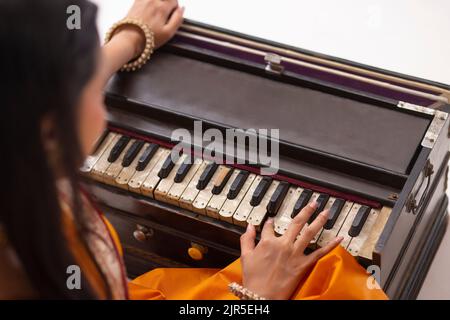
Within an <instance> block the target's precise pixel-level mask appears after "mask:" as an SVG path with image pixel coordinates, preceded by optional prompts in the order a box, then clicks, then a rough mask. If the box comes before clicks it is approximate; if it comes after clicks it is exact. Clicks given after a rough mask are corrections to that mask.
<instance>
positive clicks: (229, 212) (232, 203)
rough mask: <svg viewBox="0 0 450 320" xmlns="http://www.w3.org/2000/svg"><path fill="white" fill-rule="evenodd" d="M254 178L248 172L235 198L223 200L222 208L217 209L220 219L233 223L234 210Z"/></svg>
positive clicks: (253, 175) (254, 176)
mask: <svg viewBox="0 0 450 320" xmlns="http://www.w3.org/2000/svg"><path fill="white" fill-rule="evenodd" d="M255 178H256V175H255V174H254V173H251V174H249V175H248V177H247V180H245V183H244V185H243V186H242V189H241V190H240V191H239V194H238V195H237V196H236V198H234V199H228V198H227V200H225V203H224V204H223V206H222V208H221V209H220V211H219V219H220V220H223V221H227V222H230V223H233V215H234V212H235V211H236V209H237V208H238V207H239V204H240V203H241V201H242V199H244V197H245V195H246V194H247V191H248V189H249V188H250V186H251V185H252V183H253V180H255Z"/></svg>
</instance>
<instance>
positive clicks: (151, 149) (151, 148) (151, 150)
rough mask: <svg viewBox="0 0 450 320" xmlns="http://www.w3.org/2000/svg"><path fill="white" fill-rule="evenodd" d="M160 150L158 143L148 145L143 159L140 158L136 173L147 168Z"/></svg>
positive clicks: (142, 156)
mask: <svg viewBox="0 0 450 320" xmlns="http://www.w3.org/2000/svg"><path fill="white" fill-rule="evenodd" d="M158 148H159V146H158V145H157V144H156V143H151V144H150V145H148V147H147V148H146V149H145V150H144V152H143V153H142V155H141V157H140V158H139V161H138V164H137V166H136V171H143V170H144V169H145V167H147V165H148V163H149V162H150V160H151V159H152V158H153V156H154V155H155V153H156V151H157V150H158Z"/></svg>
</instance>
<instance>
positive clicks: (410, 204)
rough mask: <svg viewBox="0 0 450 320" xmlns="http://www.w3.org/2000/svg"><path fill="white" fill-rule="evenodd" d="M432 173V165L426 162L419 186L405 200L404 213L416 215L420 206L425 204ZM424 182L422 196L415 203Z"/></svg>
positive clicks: (428, 161)
mask: <svg viewBox="0 0 450 320" xmlns="http://www.w3.org/2000/svg"><path fill="white" fill-rule="evenodd" d="M433 173H434V167H433V164H432V163H431V162H430V160H429V159H428V160H427V163H426V164H425V167H424V168H423V180H422V183H421V184H420V186H419V188H417V191H416V192H414V193H411V194H410V195H409V196H408V200H406V205H405V207H406V212H412V213H413V214H416V213H417V211H418V210H419V209H420V208H421V207H422V205H423V204H424V202H425V199H426V198H427V196H428V192H429V191H430V190H429V189H430V183H431V175H432V174H433ZM425 180H426V185H425V189H424V190H423V193H422V196H421V197H420V200H419V203H417V201H416V197H417V195H418V193H419V192H420V190H421V189H422V186H423V184H424V182H425Z"/></svg>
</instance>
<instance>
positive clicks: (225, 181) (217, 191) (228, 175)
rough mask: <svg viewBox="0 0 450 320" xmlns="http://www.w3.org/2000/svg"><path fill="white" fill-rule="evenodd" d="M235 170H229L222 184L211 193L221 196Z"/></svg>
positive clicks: (216, 186)
mask: <svg viewBox="0 0 450 320" xmlns="http://www.w3.org/2000/svg"><path fill="white" fill-rule="evenodd" d="M233 171H234V170H233V169H230V170H228V172H227V174H226V175H225V177H223V179H222V181H221V182H220V184H219V185H215V186H214V187H213V189H212V191H211V193H212V194H220V193H221V192H222V190H223V188H225V185H226V184H227V182H228V180H230V177H231V175H232V174H233Z"/></svg>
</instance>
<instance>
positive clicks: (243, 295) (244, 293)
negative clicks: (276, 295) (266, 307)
mask: <svg viewBox="0 0 450 320" xmlns="http://www.w3.org/2000/svg"><path fill="white" fill-rule="evenodd" d="M228 289H230V292H231V293H232V294H234V295H235V296H236V297H238V298H239V299H241V300H266V298H263V297H260V296H259V295H257V294H256V293H254V292H251V291H250V290H248V289H246V288H244V287H243V286H241V285H240V284H237V283H236V282H232V283H230V284H229V285H228Z"/></svg>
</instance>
